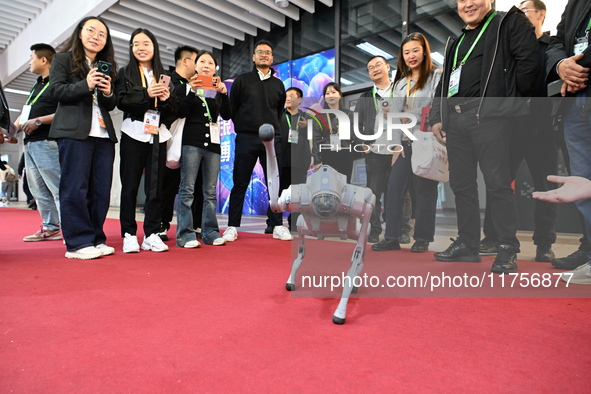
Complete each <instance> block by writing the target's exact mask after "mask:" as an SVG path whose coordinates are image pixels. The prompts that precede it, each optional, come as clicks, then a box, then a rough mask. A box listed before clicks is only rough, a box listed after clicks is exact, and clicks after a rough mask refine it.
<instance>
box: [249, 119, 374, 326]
mask: <svg viewBox="0 0 591 394" xmlns="http://www.w3.org/2000/svg"><path fill="white" fill-rule="evenodd" d="M259 136H260V138H261V140H262V141H263V143H264V144H265V147H266V149H267V167H268V168H267V175H268V179H267V183H268V186H269V196H270V199H271V201H270V206H271V209H272V210H273V211H274V212H285V211H287V212H300V213H301V216H300V217H299V218H298V221H297V229H298V238H299V245H298V256H297V257H296V259H295V260H294V261H293V264H292V268H291V273H290V275H289V278H288V279H287V283H286V285H285V287H286V289H287V290H289V291H293V290H295V282H296V274H297V271H298V269H299V267H300V265H301V263H302V261H303V259H304V256H305V254H306V242H305V241H306V236H313V237H316V238H318V239H320V240H322V239H324V238H326V237H339V238H340V239H343V240H345V239H352V240H356V241H357V243H356V244H355V247H354V249H353V255H352V256H351V267H350V268H349V270H348V272H347V276H346V277H347V278H348V280H345V281H344V286H343V293H342V296H341V300H340V302H339V305H338V307H337V309H336V311H335V313H334V315H333V317H332V321H333V323H335V324H344V323H345V318H346V313H347V303H348V301H349V297H350V295H351V292H353V291H354V290H355V289H354V287H353V283H354V281H353V279H354V278H355V277H356V276H358V275H359V274H360V273H361V269H362V268H363V260H364V258H365V248H366V245H367V235H368V230H369V219H370V217H371V213H372V211H373V207H374V206H375V200H376V197H375V196H374V194H373V193H372V192H371V190H370V189H368V188H364V187H359V186H354V185H350V184H347V178H346V176H345V175H343V174H341V173H339V172H337V171H336V170H335V169H333V168H332V167H330V166H327V165H324V166H322V167H320V169H319V170H318V171H317V172H315V173H314V174H312V175H310V176H309V177H308V178H307V180H306V183H305V184H299V185H291V186H290V187H289V188H287V189H286V190H284V191H283V193H282V194H281V197H279V199H277V195H278V190H279V171H278V168H277V160H276V157H275V150H274V147H273V136H274V130H273V127H272V126H271V125H263V126H261V128H260V129H259ZM358 221H361V227H359V226H358Z"/></svg>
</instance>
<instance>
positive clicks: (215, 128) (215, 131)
mask: <svg viewBox="0 0 591 394" xmlns="http://www.w3.org/2000/svg"><path fill="white" fill-rule="evenodd" d="M209 136H210V138H211V143H212V144H219V143H220V126H219V125H218V124H217V123H210V124H209Z"/></svg>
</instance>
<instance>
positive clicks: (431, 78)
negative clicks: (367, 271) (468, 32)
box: [372, 33, 441, 253]
mask: <svg viewBox="0 0 591 394" xmlns="http://www.w3.org/2000/svg"><path fill="white" fill-rule="evenodd" d="M440 79H441V70H440V69H439V68H437V67H436V66H434V65H433V62H432V60H431V49H430V47H429V42H428V41H427V39H426V38H425V36H423V35H422V34H420V33H412V34H409V35H408V36H407V37H406V38H405V39H404V40H403V41H402V44H401V45H400V53H399V55H398V72H397V73H396V77H395V78H394V89H393V98H394V99H393V102H392V106H393V108H392V110H393V111H394V112H406V113H409V114H413V115H414V116H415V117H416V119H417V120H418V121H419V122H420V119H421V114H422V110H423V108H425V107H428V106H430V105H431V103H432V102H433V98H434V96H435V89H436V87H437V84H438V83H439V80H440ZM409 121H410V119H409V118H403V119H401V122H402V123H409ZM392 143H393V144H395V145H398V146H397V148H398V149H396V150H395V152H394V153H393V155H392V170H391V171H390V176H389V178H388V187H387V193H386V207H387V209H386V210H385V219H386V232H385V237H384V239H383V240H382V241H380V242H379V243H377V244H375V245H373V246H372V249H373V250H375V251H386V250H398V249H400V243H399V238H400V237H401V235H402V231H401V225H402V211H403V206H404V195H405V193H406V190H407V189H408V186H409V183H410V182H413V185H414V190H415V194H416V208H415V230H414V236H413V237H414V239H415V243H414V244H413V245H412V247H411V252H416V253H423V252H426V251H427V250H428V249H429V243H430V242H433V236H434V235H435V213H436V206H437V185H438V182H437V181H433V180H430V179H425V178H421V177H419V176H416V175H414V174H413V172H412V168H411V162H410V161H411V156H412V145H411V141H410V140H409V139H408V137H406V136H405V135H403V134H402V132H401V131H399V132H398V133H393V141H392Z"/></svg>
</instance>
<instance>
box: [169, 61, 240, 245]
mask: <svg viewBox="0 0 591 394" xmlns="http://www.w3.org/2000/svg"><path fill="white" fill-rule="evenodd" d="M195 64H196V71H197V74H195V75H194V76H193V77H192V78H191V79H190V81H189V83H190V86H187V85H179V86H177V87H176V89H175V94H176V96H177V98H178V100H179V107H180V108H179V116H180V117H181V118H185V127H184V129H183V142H182V148H181V185H180V190H179V207H178V210H177V213H178V220H177V222H178V224H177V231H176V244H177V246H180V247H185V248H198V247H199V246H200V243H199V241H197V237H196V233H195V230H194V228H195V223H193V214H192V213H191V205H192V204H193V199H194V193H195V180H196V178H197V172H198V171H199V168H200V167H201V168H202V171H203V188H202V189H203V217H202V221H201V234H202V237H203V238H202V239H203V243H205V244H206V245H214V246H221V245H224V244H225V243H226V241H225V240H224V239H223V238H222V237H221V235H220V233H219V228H218V221H217V217H216V212H215V211H216V205H217V199H216V185H217V180H218V174H219V172H220V153H221V149H220V138H221V136H220V129H219V127H218V125H217V123H216V122H217V119H218V115H221V116H222V118H223V119H226V120H228V119H230V116H231V110H230V101H229V99H228V90H227V89H226V85H224V83H223V82H217V85H216V86H215V89H216V91H217V93H216V91H213V90H211V89H202V88H201V86H204V81H205V79H208V80H209V79H210V77H211V76H213V75H215V72H216V68H217V60H216V59H215V57H214V55H213V53H211V52H209V51H199V53H198V54H197V58H196V61H195ZM208 93H209V94H208ZM211 93H213V94H211ZM213 95H215V97H212V96H213ZM197 227H198V226H197Z"/></svg>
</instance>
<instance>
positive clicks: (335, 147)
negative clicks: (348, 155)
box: [330, 134, 341, 152]
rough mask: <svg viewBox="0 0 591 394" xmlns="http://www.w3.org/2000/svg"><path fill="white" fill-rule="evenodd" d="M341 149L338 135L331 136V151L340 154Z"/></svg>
mask: <svg viewBox="0 0 591 394" xmlns="http://www.w3.org/2000/svg"><path fill="white" fill-rule="evenodd" d="M340 148H341V140H339V135H338V134H331V135H330V150H331V151H333V152H338V151H339V150H340Z"/></svg>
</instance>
